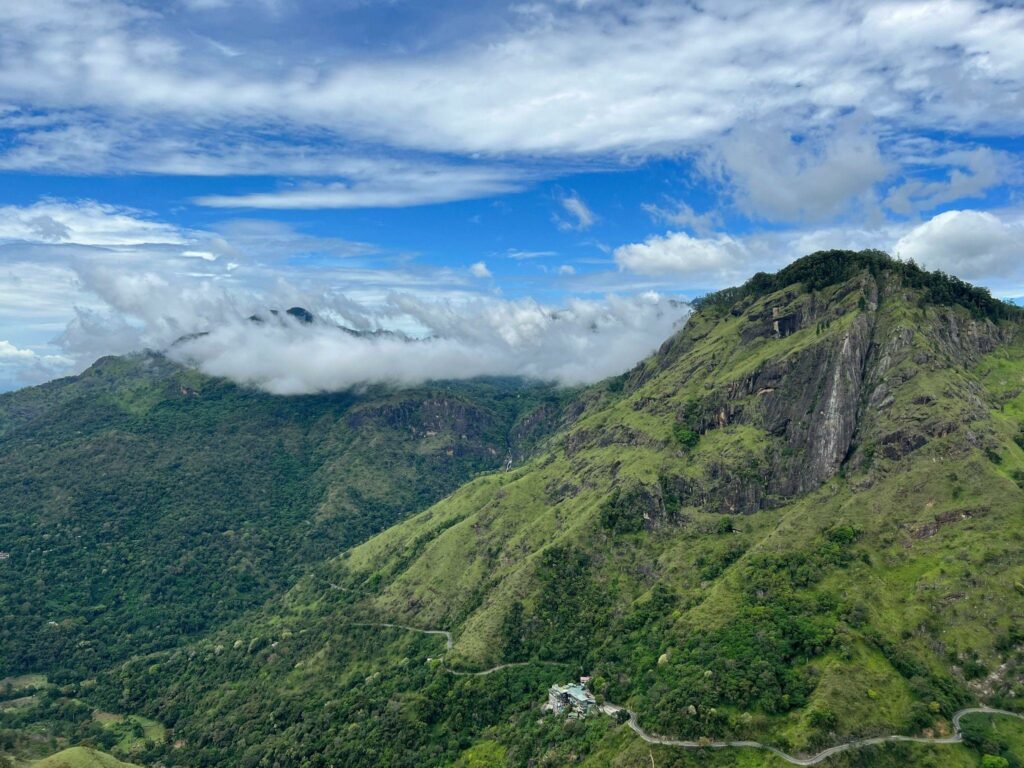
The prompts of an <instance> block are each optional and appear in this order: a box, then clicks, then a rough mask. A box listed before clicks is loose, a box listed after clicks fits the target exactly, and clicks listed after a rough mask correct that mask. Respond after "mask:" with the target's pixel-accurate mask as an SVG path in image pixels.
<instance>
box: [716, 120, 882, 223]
mask: <svg viewBox="0 0 1024 768" xmlns="http://www.w3.org/2000/svg"><path fill="white" fill-rule="evenodd" d="M712 163H714V164H716V165H717V166H718V168H719V169H720V172H721V173H722V174H723V176H724V178H725V179H726V180H727V181H728V182H729V183H730V184H731V185H732V187H733V189H734V192H735V197H736V201H737V203H738V204H739V206H740V208H741V210H743V211H745V212H746V213H748V214H749V215H751V216H753V217H757V218H762V219H769V220H775V221H779V220H781V221H799V220H820V219H825V218H830V217H834V216H837V215H839V214H842V213H844V212H846V211H847V209H848V207H849V205H850V204H851V201H859V202H860V204H861V206H862V207H866V208H869V209H870V208H872V207H874V206H875V192H874V187H875V185H876V184H878V183H879V182H881V181H883V180H884V179H885V178H887V177H888V176H889V175H890V173H891V172H892V170H893V168H892V167H891V166H890V164H889V163H888V162H886V161H885V160H884V159H883V157H882V153H881V151H880V149H879V146H878V140H877V138H876V137H875V136H874V135H873V134H872V133H871V131H869V130H866V129H865V126H864V120H863V119H862V118H860V117H851V118H846V119H844V120H842V121H839V122H838V123H836V124H835V125H833V126H830V127H829V128H828V129H825V130H812V131H810V132H809V133H805V134H804V135H801V136H799V137H795V136H792V135H790V134H789V132H788V131H786V130H785V129H780V128H778V127H770V126H768V127H765V126H753V125H748V126H742V127H740V128H738V129H737V130H735V131H734V132H733V133H732V134H730V135H729V136H728V137H727V138H726V139H725V140H724V141H723V142H722V143H721V144H720V146H719V147H718V148H717V149H716V150H714V151H713V153H712Z"/></svg>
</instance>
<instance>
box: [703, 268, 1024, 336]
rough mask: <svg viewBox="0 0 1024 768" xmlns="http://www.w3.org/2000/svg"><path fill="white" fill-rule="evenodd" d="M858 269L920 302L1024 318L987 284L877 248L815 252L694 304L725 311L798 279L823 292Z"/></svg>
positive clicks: (1023, 313)
mask: <svg viewBox="0 0 1024 768" xmlns="http://www.w3.org/2000/svg"><path fill="white" fill-rule="evenodd" d="M858 274H870V275H872V276H873V277H875V278H876V279H879V280H882V281H883V282H888V281H890V280H892V279H896V280H899V281H900V284H902V285H903V286H904V287H907V288H911V289H916V290H919V291H921V296H920V301H921V303H922V304H933V305H939V306H950V305H958V306H962V307H964V308H965V309H967V310H968V311H969V312H970V313H971V315H972V316H974V317H975V318H977V319H981V318H988V319H990V320H993V321H995V322H999V321H1000V320H1004V319H1007V318H1011V317H1017V318H1020V317H1024V310H1022V309H1021V308H1019V307H1016V306H1014V305H1013V304H1009V303H1007V302H1004V301H1001V300H999V299H996V298H993V297H992V295H991V294H990V293H989V291H988V290H987V289H986V288H979V287H977V286H974V285H971V284H970V283H967V282H965V281H963V280H961V279H960V278H958V277H955V276H953V275H948V274H946V273H945V272H942V271H938V270H937V271H928V270H926V269H923V268H921V267H920V266H918V265H917V264H916V263H915V262H914V261H913V260H908V261H902V260H900V259H896V258H893V257H892V256H890V255H889V254H887V253H884V252H883V251H876V250H864V251H847V250H830V251H816V252H815V253H812V254H809V255H807V256H804V257H802V258H799V259H797V260H796V261H794V262H793V263H791V264H789V265H788V266H786V267H783V268H782V269H780V270H779V271H778V272H776V273H774V274H769V273H767V272H758V273H757V274H755V275H754V276H753V277H751V278H750V279H749V280H747V282H745V283H744V284H743V285H740V286H736V287H733V288H725V289H723V290H721V291H716V292H714V293H709V294H707V295H706V296H703V297H701V298H700V299H697V300H696V301H695V302H694V308H695V309H698V310H700V309H703V310H708V311H712V312H716V311H717V312H724V311H728V310H729V309H731V308H733V307H734V306H735V305H736V304H737V303H739V302H741V301H743V300H745V299H751V298H760V297H763V296H766V295H768V294H771V293H774V292H776V291H779V290H782V289H783V288H787V287H790V286H793V285H796V284H800V285H801V286H802V287H803V288H804V289H805V290H808V291H819V290H822V289H824V288H827V287H829V286H832V285H838V284H840V283H844V282H846V281H848V280H850V279H852V278H853V277H855V276H856V275H858Z"/></svg>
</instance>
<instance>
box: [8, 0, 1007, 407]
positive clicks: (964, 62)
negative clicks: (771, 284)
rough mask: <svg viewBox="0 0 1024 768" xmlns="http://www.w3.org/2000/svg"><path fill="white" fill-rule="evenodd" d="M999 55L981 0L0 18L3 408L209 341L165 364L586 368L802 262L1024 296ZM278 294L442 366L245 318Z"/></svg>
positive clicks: (56, 2)
mask: <svg viewBox="0 0 1024 768" xmlns="http://www.w3.org/2000/svg"><path fill="white" fill-rule="evenodd" d="M1021 39H1024V8H1021V7H1020V6H1019V5H1017V4H1012V3H1009V4H1008V3H986V2H981V1H980V0H941V1H940V0H934V1H924V2H911V1H909V0H908V1H906V2H876V1H874V0H854V1H853V2H842V3H838V2H836V3H829V2H796V1H794V0H786V1H784V2H777V3H770V4H766V3H761V2H743V1H739V0H727V1H726V2H716V3H701V2H694V3H686V4H683V3H678V2H667V1H663V0H644V1H643V2H628V1H624V2H610V1H608V2H606V1H605V0H537V1H535V2H530V1H525V2H476V3H465V2H453V1H450V0H444V1H442V2H439V1H438V0H434V1H433V2H416V1H413V0H405V1H403V0H349V1H348V2H337V1H336V0H335V1H334V2H327V0H323V1H318V2H308V1H300V0H263V1H256V2H241V1H240V0H176V1H175V0H169V1H168V2H161V3H156V2H130V1H129V0H88V1H87V0H31V1H29V0H12V1H11V2H7V3H3V4H2V7H0V40H2V41H3V42H2V43H0V178H2V186H0V389H10V388H13V387H17V386H22V385H24V384H28V383H34V382H38V381H43V380H46V379H48V378H52V377H54V376H57V375H63V374H66V373H69V372H75V371H77V370H81V369H82V368H83V367H84V366H86V365H88V364H89V363H91V362H92V361H93V360H94V359H95V358H96V357H97V356H99V355H102V354H110V353H123V352H128V351H131V350H135V349H141V348H143V347H149V348H157V349H163V348H165V347H167V345H168V344H170V343H171V342H173V341H174V340H175V339H176V338H178V337H180V336H181V335H183V334H185V333H191V332H194V331H198V330H210V329H220V328H225V329H228V328H231V329H233V331H232V332H230V333H229V331H228V330H224V331H218V333H223V334H224V338H223V339H221V340H220V341H221V342H222V343H220V344H215V343H214V341H216V339H214V340H212V341H210V342H209V343H208V344H207V347H204V348H202V349H199V348H196V349H192V350H189V360H190V361H191V362H194V363H195V364H197V365H200V366H201V367H203V368H204V369H205V370H208V371H209V372H211V373H217V374H223V375H228V376H232V377H234V378H236V379H238V380H240V381H244V382H247V383H252V384H255V385H258V386H263V387H265V388H268V389H272V390H274V391H282V392H299V391H309V390H313V389H332V388H337V387H341V386H348V385H350V384H352V383H354V382H358V381H361V380H368V379H384V380H396V381H416V380H420V379H422V378H424V377H427V376H435V375H445V374H447V375H474V374H477V373H527V374H530V375H538V376H545V377H553V378H557V379H560V380H564V381H588V380H593V379H595V378H598V377H600V376H605V375H609V374H611V373H615V372H617V371H619V370H622V369H624V368H625V367H627V366H628V365H630V364H631V363H632V362H635V361H636V360H638V359H640V358H641V357H643V356H644V355H645V354H647V353H649V352H650V351H651V350H652V349H654V348H655V347H656V346H657V345H658V344H659V343H660V341H661V340H662V339H663V338H664V336H665V335H667V334H668V333H671V331H672V330H673V328H675V327H677V326H678V323H679V321H680V320H681V318H682V313H681V310H680V308H679V305H678V304H677V303H676V302H675V301H674V299H678V298H686V297H691V296H694V295H697V294H700V293H703V292H705V291H707V290H709V289H715V288H720V287H723V286H726V285H730V284H735V283H737V282H741V281H742V280H744V279H745V278H746V277H748V276H749V275H750V274H752V273H753V272H755V271H758V270H774V269H777V268H779V267H781V266H783V265H784V264H786V263H788V262H789V261H791V260H792V259H794V258H798V257H799V256H801V255H804V254H805V253H807V252H810V251H812V250H815V249H818V248H832V247H837V248H862V247H875V248H881V249H884V250H887V251H890V252H892V253H896V254H898V255H900V256H901V257H903V258H914V259H916V260H918V261H920V262H923V263H924V264H926V265H928V266H931V267H935V268H942V269H945V270H947V271H950V272H953V273H956V274H958V275H960V276H962V277H964V278H965V279H968V280H971V281H973V282H977V283H979V284H982V285H985V286H987V287H989V288H990V289H991V290H992V291H993V292H994V293H995V294H996V295H999V296H1003V297H1008V298H1013V297H1020V296H1024V212H1022V207H1021V189H1022V178H1024V176H1022V161H1021V158H1022V149H1024V140H1022V138H1021V129H1022V123H1024V118H1022V117H1021V116H1022V115H1024V87H1022V86H1024V46H1021V45H1020V40H1021ZM285 304H288V305H290V304H303V305H304V306H308V307H310V308H311V309H313V310H315V311H316V312H317V314H318V316H321V317H323V318H325V320H329V321H330V322H333V323H337V324H344V325H347V326H351V327H359V328H365V329H379V328H386V329H397V330H402V331H404V332H406V333H409V334H412V335H417V336H430V337H438V338H439V339H441V338H443V340H444V343H445V344H447V345H449V348H447V350H446V352H445V354H448V355H449V357H444V356H443V355H442V354H441V351H443V350H442V346H443V345H442V344H440V342H439V343H438V344H437V345H435V346H434V347H431V350H432V351H431V355H430V357H431V360H430V361H429V364H428V361H426V360H423V361H417V360H411V359H408V355H404V354H402V349H403V347H399V348H397V350H396V351H395V354H394V355H393V356H389V351H388V350H382V348H381V343H382V342H375V343H368V342H358V341H353V340H352V337H345V340H344V341H343V342H341V346H339V344H338V343H336V340H335V339H333V337H330V336H325V337H323V338H321V337H320V336H319V335H316V334H319V333H320V331H316V332H312V331H308V329H307V330H306V331H303V330H302V329H295V328H285V329H282V334H283V335H282V336H281V337H280V338H277V337H275V338H273V339H270V338H263V337H261V336H259V333H264V331H259V332H255V331H253V330H252V329H251V328H250V327H249V326H248V325H246V324H245V323H244V322H242V321H241V318H244V317H246V316H248V314H251V313H252V312H253V311H258V310H259V309H261V308H266V307H268V306H283V305H285ZM249 325H251V324H249ZM595 329H596V330H595ZM321 330H322V329H321ZM232 333H234V335H231V334H232ZM254 333H255V334H256V336H257V337H254ZM266 333H271V334H272V333H276V331H273V332H271V331H266ZM301 333H312V334H314V336H315V338H313V337H310V338H306V337H300V336H297V335H296V334H301ZM595 333H596V334H597V336H598V338H595V337H594V334H595ZM214 335H216V334H214ZM305 344H313V345H314V347H313V348H309V347H306V346H304V345H305ZM427 346H428V347H429V346H430V345H427ZM285 347H288V349H285ZM296 357H298V358H299V359H298V360H296V359H295V358H296ZM311 357H315V358H316V363H315V364H313V363H309V364H308V365H307V366H305V367H308V368H309V370H308V371H304V372H300V373H298V374H293V373H289V372H284V371H283V367H284V366H285V365H289V366H292V367H293V368H294V367H296V366H298V367H300V368H302V367H304V366H303V362H304V361H306V360H308V359H310V358H311ZM380 360H385V362H384V363H380ZM378 363H380V364H378ZM435 363H436V368H435V367H433V366H434V364H435Z"/></svg>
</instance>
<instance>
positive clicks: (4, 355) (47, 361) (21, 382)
mask: <svg viewBox="0 0 1024 768" xmlns="http://www.w3.org/2000/svg"><path fill="white" fill-rule="evenodd" d="M70 363H71V359H70V358H68V357H67V356H65V355H60V354H40V353H39V352H36V351H35V350H32V349H24V348H21V347H17V346H15V345H14V344H12V343H11V342H9V341H7V340H6V339H0V388H4V389H7V388H10V387H12V386H25V385H27V384H38V383H39V382H42V381H46V380H48V379H52V378H53V377H54V376H55V375H58V374H59V373H61V372H62V371H63V370H65V369H66V368H67V366H68V365H69V364H70Z"/></svg>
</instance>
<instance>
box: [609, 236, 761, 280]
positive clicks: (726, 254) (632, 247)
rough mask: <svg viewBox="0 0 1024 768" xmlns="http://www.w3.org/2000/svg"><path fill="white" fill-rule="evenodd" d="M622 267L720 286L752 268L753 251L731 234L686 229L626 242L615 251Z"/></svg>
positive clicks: (616, 261)
mask: <svg viewBox="0 0 1024 768" xmlns="http://www.w3.org/2000/svg"><path fill="white" fill-rule="evenodd" d="M613 255H614V257H615V263H616V264H618V265H619V268H620V269H627V270H629V271H631V272H636V273H637V274H641V275H675V276H680V277H686V278H689V279H691V280H695V281H698V285H705V286H706V285H708V284H711V285H720V284H722V283H723V282H725V281H729V280H733V279H737V278H739V277H740V276H741V275H743V274H744V273H745V271H746V270H747V269H749V260H750V254H749V252H748V251H747V249H746V248H745V247H744V246H743V244H742V243H740V242H738V241H736V240H734V239H733V238H732V237H730V236H728V235H720V236H718V237H712V238H698V237H691V236H690V235H688V234H686V233H685V232H669V233H668V234H666V235H664V236H662V235H654V236H652V237H649V238H647V240H645V241H644V242H642V243H632V244H629V245H623V246H620V247H618V248H616V249H615V251H614V253H613Z"/></svg>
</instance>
